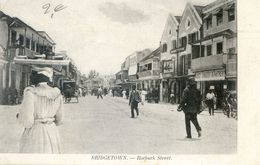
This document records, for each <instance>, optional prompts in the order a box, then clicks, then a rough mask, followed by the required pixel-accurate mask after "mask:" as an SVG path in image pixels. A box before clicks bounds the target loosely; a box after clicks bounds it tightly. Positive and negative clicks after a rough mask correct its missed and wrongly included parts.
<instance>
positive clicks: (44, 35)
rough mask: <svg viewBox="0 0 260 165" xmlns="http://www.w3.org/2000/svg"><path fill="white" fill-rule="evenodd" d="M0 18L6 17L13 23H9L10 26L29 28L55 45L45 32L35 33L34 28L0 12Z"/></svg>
mask: <svg viewBox="0 0 260 165" xmlns="http://www.w3.org/2000/svg"><path fill="white" fill-rule="evenodd" d="M1 17H7V18H8V19H9V20H11V21H13V22H12V23H11V22H10V23H11V24H15V23H18V24H16V25H18V26H19V25H20V26H26V27H29V28H30V29H31V30H32V31H34V32H35V33H37V34H38V35H39V36H41V37H42V38H45V39H46V40H48V41H49V42H50V43H51V44H55V43H54V41H53V40H52V39H51V37H50V36H49V35H48V34H47V33H46V32H44V31H36V30H35V29H34V28H32V27H31V26H30V25H28V24H27V23H25V22H24V21H22V20H21V19H19V18H17V17H10V16H9V15H7V14H5V13H4V12H2V11H0V18H1Z"/></svg>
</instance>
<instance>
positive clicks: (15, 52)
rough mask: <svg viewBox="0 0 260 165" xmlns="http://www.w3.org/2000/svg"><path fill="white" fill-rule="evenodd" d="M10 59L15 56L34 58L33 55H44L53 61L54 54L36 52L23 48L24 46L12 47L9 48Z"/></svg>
mask: <svg viewBox="0 0 260 165" xmlns="http://www.w3.org/2000/svg"><path fill="white" fill-rule="evenodd" d="M9 49H10V54H11V57H12V58H14V57H17V56H26V57H27V58H31V59H33V58H36V56H35V55H40V54H45V55H46V56H47V57H46V58H47V59H53V56H54V55H55V53H53V52H46V53H44V52H36V51H33V50H31V49H28V48H25V47H24V46H12V47H10V48H9Z"/></svg>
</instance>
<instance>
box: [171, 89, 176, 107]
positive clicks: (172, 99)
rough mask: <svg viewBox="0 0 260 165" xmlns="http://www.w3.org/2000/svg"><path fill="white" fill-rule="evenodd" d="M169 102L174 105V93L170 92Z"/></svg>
mask: <svg viewBox="0 0 260 165" xmlns="http://www.w3.org/2000/svg"><path fill="white" fill-rule="evenodd" d="M170 102H171V103H172V104H174V103H175V95H174V92H173V91H171V94H170Z"/></svg>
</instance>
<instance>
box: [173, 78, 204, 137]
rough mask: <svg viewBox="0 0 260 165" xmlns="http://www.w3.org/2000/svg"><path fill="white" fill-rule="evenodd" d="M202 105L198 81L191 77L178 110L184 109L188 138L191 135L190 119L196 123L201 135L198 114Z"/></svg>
mask: <svg viewBox="0 0 260 165" xmlns="http://www.w3.org/2000/svg"><path fill="white" fill-rule="evenodd" d="M200 105H201V94H200V91H199V90H198V89H197V88H196V81H195V80H194V79H193V78H191V79H189V80H188V83H187V87H186V88H185V89H184V91H183V96H182V100H181V103H180V105H179V107H178V111H181V110H183V112H184V114H185V125H186V133H187V137H186V138H192V137H191V128H190V121H191V122H192V123H193V124H194V126H195V128H196V130H197V132H198V137H200V136H201V127H200V126H199V123H198V120H197V114H198V113H200Z"/></svg>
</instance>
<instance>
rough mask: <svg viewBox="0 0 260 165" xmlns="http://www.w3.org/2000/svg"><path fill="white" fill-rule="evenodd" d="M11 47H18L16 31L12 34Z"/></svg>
mask: <svg viewBox="0 0 260 165" xmlns="http://www.w3.org/2000/svg"><path fill="white" fill-rule="evenodd" d="M11 45H12V46H14V45H16V31H13V30H12V32H11Z"/></svg>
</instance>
